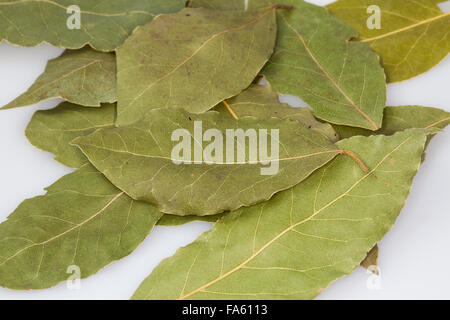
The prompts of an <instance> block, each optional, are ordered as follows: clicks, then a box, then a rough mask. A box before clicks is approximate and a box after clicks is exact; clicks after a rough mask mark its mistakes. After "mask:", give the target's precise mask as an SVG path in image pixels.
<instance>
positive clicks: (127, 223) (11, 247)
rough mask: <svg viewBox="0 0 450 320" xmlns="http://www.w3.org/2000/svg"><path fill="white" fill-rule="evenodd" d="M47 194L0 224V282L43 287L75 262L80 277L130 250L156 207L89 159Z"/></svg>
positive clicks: (57, 279)
mask: <svg viewBox="0 0 450 320" xmlns="http://www.w3.org/2000/svg"><path fill="white" fill-rule="evenodd" d="M47 191H48V192H47V194H46V195H44V196H39V197H36V198H33V199H28V200H25V201H24V202H23V203H22V204H21V205H20V206H19V207H18V208H17V209H16V210H15V211H14V212H13V213H12V214H11V215H10V216H9V217H8V219H7V220H6V221H5V222H3V223H1V224H0V244H1V245H0V286H2V287H6V288H11V289H43V288H49V287H52V286H55V285H57V284H58V283H60V282H62V281H65V280H67V279H68V277H69V275H70V274H69V273H68V268H69V267H70V266H76V267H78V268H79V270H80V273H81V278H86V277H88V276H90V275H92V274H95V273H97V272H98V271H99V270H100V269H102V268H103V267H105V266H107V265H108V264H110V263H111V262H113V261H115V260H118V259H121V258H123V257H125V256H127V255H129V254H130V253H131V252H132V251H133V250H134V249H136V247H137V246H138V245H139V244H140V243H141V242H142V241H143V240H144V239H145V237H146V236H147V235H148V233H149V232H150V231H151V230H152V228H153V226H154V225H155V224H156V222H157V221H158V219H159V218H160V217H161V215H162V214H161V213H160V212H158V211H157V210H156V208H155V207H154V206H152V205H150V204H147V203H143V202H137V201H134V200H133V199H131V198H129V197H128V196H127V195H126V194H125V193H124V192H122V191H120V190H118V189H117V188H115V187H114V186H113V185H112V184H111V183H110V182H109V181H108V180H106V179H105V177H104V176H103V175H102V174H101V173H99V172H98V171H97V170H96V169H95V168H93V167H92V166H90V165H87V166H84V167H83V168H81V169H79V170H78V171H76V172H74V173H72V174H69V175H67V176H64V177H63V178H61V179H60V180H58V181H57V182H56V183H55V184H53V185H52V186H50V187H49V188H47Z"/></svg>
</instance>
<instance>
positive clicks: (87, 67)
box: [2, 48, 117, 109]
mask: <svg viewBox="0 0 450 320" xmlns="http://www.w3.org/2000/svg"><path fill="white" fill-rule="evenodd" d="M116 87H117V83H116V57H115V56H114V54H112V53H102V52H96V51H94V50H92V49H88V48H84V49H81V50H76V51H66V52H64V53H63V55H62V56H60V57H58V58H56V59H53V60H50V61H49V62H48V64H47V67H46V68H45V71H44V73H43V74H42V75H41V76H40V77H39V78H38V79H37V80H36V81H35V82H34V84H33V85H32V86H31V87H30V88H29V89H28V90H27V91H26V92H25V93H24V94H22V95H21V96H19V97H18V98H17V99H15V100H14V101H12V102H10V103H8V104H7V105H6V106H4V107H3V108H2V109H11V108H17V107H23V106H29V105H33V104H35V103H38V102H40V101H43V100H48V99H51V98H62V99H64V100H66V101H69V102H72V103H75V104H78V105H82V106H88V107H99V106H100V104H101V103H113V102H116V101H117V97H116Z"/></svg>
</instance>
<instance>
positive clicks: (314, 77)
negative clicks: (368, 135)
mask: <svg viewBox="0 0 450 320" xmlns="http://www.w3.org/2000/svg"><path fill="white" fill-rule="evenodd" d="M273 2H274V1H273ZM283 3H285V4H291V5H293V6H294V9H292V10H280V11H279V12H278V39H277V44H276V46H275V52H274V54H273V56H272V57H271V59H270V60H269V62H268V64H267V65H266V66H265V68H264V69H263V71H262V73H263V74H264V75H265V76H266V78H267V80H268V82H269V83H270V84H271V85H272V86H273V88H274V89H275V90H276V91H277V92H279V93H283V94H291V95H295V96H299V97H300V98H301V99H303V100H304V101H305V102H307V103H308V104H309V105H310V106H311V107H312V108H313V110H314V114H315V115H316V117H318V118H320V119H322V120H325V121H327V122H331V123H335V124H341V125H348V126H353V127H361V128H365V129H370V130H377V129H379V128H380V127H381V122H382V118H383V109H384V107H385V102H386V79H385V75H384V71H383V69H382V67H381V65H380V61H379V58H378V56H377V55H376V54H375V53H374V52H373V51H372V50H371V49H370V47H369V46H368V45H367V44H364V43H360V42H351V41H349V40H350V39H352V38H354V37H356V36H357V35H358V34H357V32H356V31H355V30H354V29H352V28H351V27H349V26H347V25H346V24H344V23H343V22H341V21H340V20H338V19H336V18H335V17H333V16H332V15H331V14H330V13H329V12H328V11H327V10H326V9H325V8H322V7H318V6H315V5H313V4H309V3H306V2H304V1H302V0H286V1H284V2H283ZM266 4H267V1H263V3H262V4H260V3H259V2H255V1H250V2H249V3H248V6H249V9H254V8H258V7H260V6H261V5H266ZM193 5H194V6H204V5H206V6H211V7H215V8H217V9H223V10H230V9H234V10H236V9H238V10H239V9H242V5H243V1H240V0H239V1H238V0H230V1H220V0H210V1H207V0H199V1H196V0H194V2H193Z"/></svg>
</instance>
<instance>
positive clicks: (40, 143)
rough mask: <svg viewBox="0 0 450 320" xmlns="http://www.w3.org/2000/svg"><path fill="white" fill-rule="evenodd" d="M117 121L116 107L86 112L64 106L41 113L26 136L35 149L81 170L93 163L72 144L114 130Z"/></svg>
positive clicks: (104, 107)
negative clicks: (78, 139)
mask: <svg viewBox="0 0 450 320" xmlns="http://www.w3.org/2000/svg"><path fill="white" fill-rule="evenodd" d="M115 118H116V105H115V104H105V105H103V106H102V107H101V108H85V107H81V106H78V105H74V104H71V103H68V102H63V103H61V104H60V105H58V106H57V107H56V108H54V109H51V110H42V111H37V112H36V113H35V114H34V115H33V118H32V119H31V121H30V123H29V124H28V126H27V128H26V130H25V135H26V137H27V138H28V140H29V141H30V142H31V144H32V145H34V146H35V147H37V148H39V149H42V150H45V151H48V152H51V153H53V154H55V155H56V157H55V160H56V161H59V162H61V163H62V164H64V165H66V166H68V167H71V168H80V167H81V166H83V165H85V164H87V163H89V161H88V160H87V158H86V157H85V156H84V154H83V153H82V152H81V151H80V150H79V149H78V148H77V147H75V146H71V145H70V144H69V143H70V142H71V141H72V140H73V139H75V138H77V137H80V136H85V135H88V134H91V133H93V132H94V131H95V130H97V129H99V128H108V127H111V128H112V127H113V126H114V121H115Z"/></svg>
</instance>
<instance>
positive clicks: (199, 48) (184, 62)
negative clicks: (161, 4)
mask: <svg viewBox="0 0 450 320" xmlns="http://www.w3.org/2000/svg"><path fill="white" fill-rule="evenodd" d="M274 10H276V8H273V7H269V9H268V10H267V11H266V12H264V14H262V15H261V16H259V17H257V18H255V19H253V20H251V21H250V22H247V23H245V24H244V25H242V26H239V27H234V28H230V29H227V30H223V31H221V32H219V33H216V34H214V35H212V36H211V37H210V38H208V39H207V40H205V42H203V43H202V44H201V46H200V47H198V48H197V49H196V50H195V51H194V52H193V53H192V54H191V55H190V56H189V57H187V58H186V59H185V60H183V61H182V62H181V63H180V64H179V65H177V66H176V67H175V68H173V69H172V70H171V71H170V72H168V73H166V74H165V75H163V76H162V77H160V78H158V79H156V80H155V81H153V82H152V83H151V84H149V85H148V86H147V87H146V88H145V89H144V90H142V92H141V93H140V94H138V95H137V96H136V97H134V98H133V99H132V100H131V101H130V102H129V103H128V104H127V105H126V106H125V108H121V109H122V110H121V111H118V115H120V114H122V113H123V112H125V111H126V110H127V108H128V107H129V106H130V105H132V104H133V103H134V102H135V101H137V100H138V99H140V98H141V97H142V96H143V95H144V94H145V93H146V92H147V91H148V90H150V89H151V88H152V87H153V86H154V85H156V84H157V83H159V82H161V81H162V80H164V79H166V78H167V77H169V76H171V75H172V74H174V73H175V72H177V71H178V69H180V68H181V67H182V66H184V65H185V64H186V63H188V62H189V61H190V60H191V59H193V58H194V57H195V56H196V55H197V54H198V53H199V52H200V51H201V50H202V49H203V48H204V47H205V46H206V45H207V44H208V43H209V42H211V41H212V40H214V39H216V38H218V37H220V36H222V35H224V34H226V33H229V32H233V31H240V30H242V29H245V28H246V27H248V26H250V25H252V24H254V23H256V22H259V21H260V20H262V19H263V18H264V17H265V16H267V15H268V14H269V13H271V12H273V11H274ZM155 20H156V19H155ZM119 72H120V71H118V73H119Z"/></svg>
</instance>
